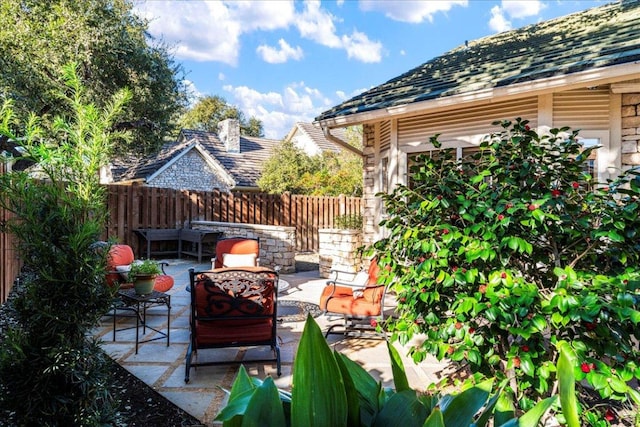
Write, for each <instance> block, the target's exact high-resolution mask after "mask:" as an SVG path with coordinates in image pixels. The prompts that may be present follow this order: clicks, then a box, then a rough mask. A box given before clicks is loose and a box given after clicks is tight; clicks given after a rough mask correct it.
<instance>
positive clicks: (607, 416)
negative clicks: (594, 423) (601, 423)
mask: <svg viewBox="0 0 640 427" xmlns="http://www.w3.org/2000/svg"><path fill="white" fill-rule="evenodd" d="M604 419H605V420H607V421H609V422H611V421H613V420H615V419H616V414H614V413H613V411H612V410H611V408H607V412H605V414H604Z"/></svg>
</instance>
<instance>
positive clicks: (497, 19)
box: [489, 6, 511, 33]
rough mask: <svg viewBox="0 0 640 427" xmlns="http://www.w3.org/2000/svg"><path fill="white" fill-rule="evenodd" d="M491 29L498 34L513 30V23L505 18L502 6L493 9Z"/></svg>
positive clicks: (490, 22)
mask: <svg viewBox="0 0 640 427" xmlns="http://www.w3.org/2000/svg"><path fill="white" fill-rule="evenodd" d="M489 28H491V29H492V30H493V31H496V32H498V33H500V32H502V31H507V30H510V29H511V22H510V21H508V20H507V18H505V16H504V13H503V10H502V8H501V7H500V6H493V7H492V8H491V19H490V20H489Z"/></svg>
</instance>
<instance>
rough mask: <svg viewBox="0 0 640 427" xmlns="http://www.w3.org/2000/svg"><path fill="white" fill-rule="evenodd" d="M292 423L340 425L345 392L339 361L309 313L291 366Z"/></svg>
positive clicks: (302, 426) (315, 426) (306, 426)
mask: <svg viewBox="0 0 640 427" xmlns="http://www.w3.org/2000/svg"><path fill="white" fill-rule="evenodd" d="M292 390H293V391H292V395H291V426H292V427H312V426H313V427H320V426H326V427H331V426H342V425H345V424H346V422H347V395H346V391H345V387H344V382H343V379H342V375H341V374H340V369H339V367H338V363H337V362H336V359H335V358H334V356H333V354H332V352H331V349H330V348H329V345H328V344H327V341H326V340H325V338H324V335H323V334H322V331H320V328H319V327H318V325H317V324H316V322H315V321H314V320H313V317H311V316H310V315H309V316H307V321H306V323H305V326H304V331H303V333H302V336H301V338H300V343H299V344H298V351H297V353H296V358H295V367H294V370H293V387H292Z"/></svg>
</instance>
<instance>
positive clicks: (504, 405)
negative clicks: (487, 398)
mask: <svg viewBox="0 0 640 427" xmlns="http://www.w3.org/2000/svg"><path fill="white" fill-rule="evenodd" d="M499 396H500V397H499V398H498V402H497V403H496V409H495V413H494V425H496V426H500V425H503V424H505V423H506V422H507V421H510V420H512V419H513V418H514V417H515V414H516V408H515V406H514V405H513V399H512V397H511V394H507V393H505V392H502V393H500V395H499Z"/></svg>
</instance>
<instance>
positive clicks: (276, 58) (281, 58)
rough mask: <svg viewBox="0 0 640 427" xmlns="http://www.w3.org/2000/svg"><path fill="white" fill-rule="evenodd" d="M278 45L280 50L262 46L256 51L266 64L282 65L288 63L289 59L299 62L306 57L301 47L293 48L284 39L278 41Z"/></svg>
mask: <svg viewBox="0 0 640 427" xmlns="http://www.w3.org/2000/svg"><path fill="white" fill-rule="evenodd" d="M278 45H279V46H280V49H278V48H275V47H271V46H267V45H260V46H258V48H257V49H256V51H257V52H258V54H260V56H261V57H262V59H263V60H264V61H265V62H268V63H270V64H282V63H283V62H287V61H288V60H289V59H295V60H296V61H299V60H300V59H302V57H303V56H304V53H303V52H302V48H301V47H300V46H296V47H295V48H293V47H291V46H290V45H289V43H287V42H286V41H285V40H284V39H280V40H279V41H278Z"/></svg>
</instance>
